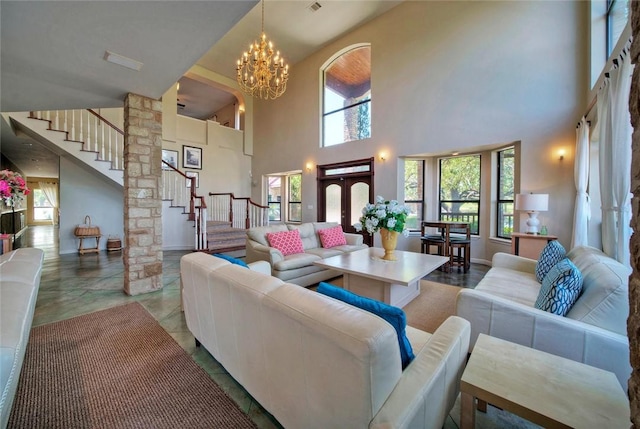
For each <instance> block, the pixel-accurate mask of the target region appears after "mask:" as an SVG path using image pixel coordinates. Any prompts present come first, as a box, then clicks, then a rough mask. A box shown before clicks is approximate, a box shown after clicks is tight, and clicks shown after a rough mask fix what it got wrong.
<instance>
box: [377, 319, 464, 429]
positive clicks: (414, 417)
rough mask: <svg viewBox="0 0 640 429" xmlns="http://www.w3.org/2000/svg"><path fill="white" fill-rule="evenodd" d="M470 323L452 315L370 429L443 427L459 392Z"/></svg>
mask: <svg viewBox="0 0 640 429" xmlns="http://www.w3.org/2000/svg"><path fill="white" fill-rule="evenodd" d="M469 335H470V327H469V322H467V321H466V320H464V319H461V318H459V317H456V316H450V317H449V318H448V319H447V320H445V321H444V323H443V324H442V325H440V327H439V328H438V329H437V330H436V332H434V334H433V335H432V336H431V337H430V338H429V340H428V341H427V343H426V344H425V345H424V347H423V348H422V349H421V350H420V351H417V355H416V357H415V359H414V360H413V361H412V362H411V363H410V364H409V366H408V367H407V368H406V369H405V370H404V371H403V372H402V376H401V377H400V380H399V381H398V384H397V385H396V386H395V387H394V389H393V391H392V392H391V395H389V397H388V398H387V400H386V401H385V403H384V404H383V405H382V408H380V410H379V411H378V413H377V414H376V416H375V417H374V419H373V420H372V421H371V424H370V425H369V427H370V428H376V429H382V428H384V429H390V428H408V427H420V428H434V429H435V428H438V429H439V428H442V426H443V425H444V422H445V420H446V418H447V416H448V415H449V411H450V410H451V408H453V405H454V403H455V401H456V398H457V396H458V393H459V392H460V378H461V377H462V371H463V370H464V366H465V364H466V362H467V354H468V351H469Z"/></svg>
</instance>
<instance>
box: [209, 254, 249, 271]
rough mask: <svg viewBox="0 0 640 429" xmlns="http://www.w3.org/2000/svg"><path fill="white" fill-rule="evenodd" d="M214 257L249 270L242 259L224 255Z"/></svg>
mask: <svg viewBox="0 0 640 429" xmlns="http://www.w3.org/2000/svg"><path fill="white" fill-rule="evenodd" d="M213 256H215V257H216V258H220V259H224V260H225V261H229V262H231V263H232V264H236V265H240V266H242V267H245V268H249V266H248V265H247V263H246V262H245V261H243V260H242V259H238V258H234V257H233V256H229V255H224V254H222V253H214V254H213Z"/></svg>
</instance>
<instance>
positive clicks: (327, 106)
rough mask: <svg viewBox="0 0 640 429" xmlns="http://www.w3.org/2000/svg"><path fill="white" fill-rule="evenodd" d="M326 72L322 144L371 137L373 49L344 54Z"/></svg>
mask: <svg viewBox="0 0 640 429" xmlns="http://www.w3.org/2000/svg"><path fill="white" fill-rule="evenodd" d="M322 72H323V73H322V76H323V94H322V145H323V146H333V145H336V144H340V143H345V142H349V141H353V140H362V139H367V138H370V137H371V46H370V45H358V46H355V47H351V48H349V49H347V50H345V51H343V52H342V53H340V54H338V55H337V56H336V57H335V58H333V59H332V60H330V61H329V62H328V63H327V64H326V65H325V66H324V67H323V69H322Z"/></svg>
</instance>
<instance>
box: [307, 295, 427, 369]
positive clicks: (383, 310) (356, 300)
mask: <svg viewBox="0 0 640 429" xmlns="http://www.w3.org/2000/svg"><path fill="white" fill-rule="evenodd" d="M316 292H318V293H321V294H323V295H327V296H330V297H331V298H335V299H339V300H340V301H342V302H346V303H347V304H351V305H353V306H355V307H358V308H361V309H363V310H367V311H369V312H371V313H373V314H375V315H376V316H378V317H382V318H383V319H384V320H386V321H387V322H389V324H390V325H391V326H393V328H394V329H395V330H396V335H397V337H398V345H399V346H400V360H401V361H402V369H405V368H406V367H407V365H409V363H411V361H412V360H413V359H414V358H415V355H414V354H413V349H412V348H411V343H410V342H409V339H408V338H407V334H406V327H407V316H406V315H405V313H404V311H403V310H402V309H401V308H398V307H394V306H392V305H389V304H385V303H384V302H380V301H376V300H375V299H371V298H366V297H363V296H359V295H356V294H355V293H353V292H350V291H348V290H344V289H342V288H339V287H337V286H334V285H332V284H331V283H325V282H320V284H319V285H318V289H316Z"/></svg>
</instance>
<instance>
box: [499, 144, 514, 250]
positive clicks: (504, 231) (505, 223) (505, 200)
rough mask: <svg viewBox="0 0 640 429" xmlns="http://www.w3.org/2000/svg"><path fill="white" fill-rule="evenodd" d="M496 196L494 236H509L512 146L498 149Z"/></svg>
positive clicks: (511, 195) (511, 200) (512, 184)
mask: <svg viewBox="0 0 640 429" xmlns="http://www.w3.org/2000/svg"><path fill="white" fill-rule="evenodd" d="M497 168H498V171H497V172H496V177H497V178H498V192H497V195H498V198H497V204H498V207H497V211H496V213H497V216H496V220H497V225H496V236H498V237H501V238H511V233H512V232H513V194H514V182H513V172H514V168H515V149H514V148H513V147H510V148H507V149H504V150H500V151H498V162H497Z"/></svg>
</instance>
